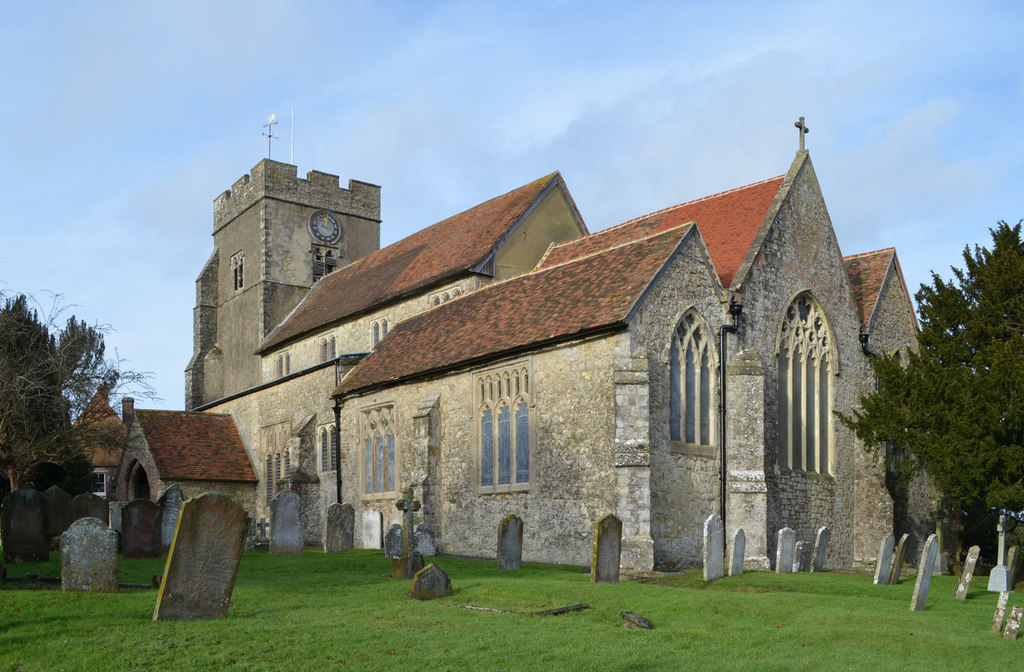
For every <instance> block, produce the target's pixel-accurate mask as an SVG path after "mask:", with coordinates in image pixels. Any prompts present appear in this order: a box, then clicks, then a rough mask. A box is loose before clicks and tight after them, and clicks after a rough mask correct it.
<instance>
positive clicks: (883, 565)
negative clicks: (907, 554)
mask: <svg viewBox="0 0 1024 672" xmlns="http://www.w3.org/2000/svg"><path fill="white" fill-rule="evenodd" d="M895 543H896V539H895V538H894V537H893V536H892V535H891V534H890V535H889V536H888V537H886V538H885V539H883V540H882V547H881V548H880V549H878V561H877V562H876V563H875V584H876V585H879V586H884V585H886V584H887V583H889V572H890V571H891V565H892V547H893V545H894V544H895Z"/></svg>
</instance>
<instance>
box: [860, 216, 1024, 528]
mask: <svg viewBox="0 0 1024 672" xmlns="http://www.w3.org/2000/svg"><path fill="white" fill-rule="evenodd" d="M991 235H992V243H993V245H992V248H991V249H989V248H983V247H978V246H975V247H974V249H973V250H971V249H970V247H967V248H965V249H964V254H963V258H964V268H963V269H958V268H953V269H952V271H953V277H952V279H951V280H950V281H949V282H946V281H944V280H943V279H942V278H941V277H939V275H938V274H936V273H934V272H933V273H932V283H931V284H930V285H922V286H921V289H920V291H918V292H917V294H916V295H915V298H916V299H917V303H918V309H919V314H920V317H921V330H920V332H919V334H918V348H917V351H916V352H911V353H910V356H909V361H908V362H906V365H905V366H904V365H903V363H901V362H899V361H897V360H896V359H894V358H891V357H881V356H879V357H874V358H872V366H873V367H874V370H875V374H876V376H877V377H878V381H879V386H878V391H877V392H875V393H873V394H870V395H867V396H864V397H861V410H860V411H856V412H855V413H854V414H853V416H852V417H845V416H844V417H841V420H842V421H843V422H844V423H845V424H847V425H848V426H849V427H850V428H851V429H853V430H854V432H855V433H856V434H857V436H858V437H860V439H861V440H863V441H864V442H865V444H867V445H868V446H869V447H871V448H874V449H876V450H881V449H885V450H886V452H887V457H888V461H889V462H890V464H894V463H895V465H896V466H897V468H898V470H902V471H903V472H904V473H911V474H913V473H917V472H919V471H920V469H921V468H927V470H928V472H929V473H930V474H931V476H932V477H933V478H934V479H935V481H936V482H937V483H938V485H939V486H940V487H942V488H943V489H944V490H945V491H946V493H948V494H949V495H951V496H952V497H953V498H955V499H956V500H959V501H961V502H963V503H964V505H966V506H969V507H986V508H987V507H998V508H1003V509H1008V510H1012V511H1021V510H1024V243H1022V241H1021V224H1020V223H1018V224H1017V225H1016V226H1012V227H1011V226H1010V225H1008V224H1007V223H1006V222H1000V223H999V225H998V226H997V227H996V228H995V229H992V230H991Z"/></svg>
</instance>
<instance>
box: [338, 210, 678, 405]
mask: <svg viewBox="0 0 1024 672" xmlns="http://www.w3.org/2000/svg"><path fill="white" fill-rule="evenodd" d="M691 229H692V227H691V226H689V225H685V226H682V227H677V228H676V229H671V230H668V231H662V232H660V233H653V235H650V236H649V237H647V238H642V239H640V240H634V241H627V242H626V243H624V244H622V245H619V246H617V247H611V248H605V249H602V250H599V251H597V252H595V253H593V254H588V255H584V256H579V257H577V258H574V259H571V260H569V261H567V262H566V263H563V264H559V265H551V264H548V265H546V266H545V267H544V268H538V269H536V270H533V271H531V272H530V273H527V274H524V275H520V276H518V277H516V278H513V279H511V280H507V281H505V282H501V283H496V284H493V285H488V286H485V287H482V288H481V289H478V290H477V291H475V292H471V293H470V294H466V295H464V296H462V297H460V298H458V299H456V300H454V301H450V302H448V303H443V304H441V305H440V306H436V307H434V308H431V309H430V310H428V311H427V312H425V313H420V314H419V315H416V316H414V317H411V318H409V319H408V320H405V321H404V322H401V323H399V324H398V325H397V326H396V327H395V328H394V329H393V330H392V331H391V332H389V333H388V337H387V338H385V339H383V340H382V341H381V342H380V344H379V345H378V346H377V348H376V350H374V351H373V352H372V353H371V354H370V355H369V356H367V357H366V358H365V359H363V360H362V362H360V363H359V364H358V365H357V366H356V367H355V368H353V369H352V370H351V371H350V372H349V374H348V375H347V376H346V377H345V378H344V380H342V381H341V385H339V386H338V389H337V390H335V392H334V394H335V395H346V394H350V393H352V392H355V391H359V390H366V389H368V388H373V387H376V386H378V385H382V384H387V383H390V382H392V381H396V380H401V379H405V378H410V377H414V376H417V375H423V374H429V373H432V372H439V371H444V370H448V369H452V368H456V367H459V366H463V365H467V364H474V363H477V362H483V361H486V360H488V359H490V358H494V357H497V356H501V355H507V354H511V353H514V352H517V351H520V350H524V349H526V348H528V347H529V348H534V347H538V346H541V345H544V344H546V343H556V342H560V341H564V340H569V339H573V338H580V337H583V336H585V335H587V334H591V333H596V332H598V331H600V330H603V329H608V328H615V327H618V326H623V325H625V322H626V320H627V319H628V317H629V314H630V311H631V310H632V309H633V306H634V305H635V304H636V302H637V301H638V300H639V298H640V297H641V295H642V294H643V292H644V290H645V289H646V288H647V287H648V285H649V284H650V283H651V281H652V280H653V279H654V277H655V276H656V275H657V273H658V271H659V270H660V269H661V268H662V267H663V266H664V264H665V262H666V260H667V259H668V258H669V256H670V255H671V254H672V252H673V251H674V250H675V249H676V248H677V247H678V246H679V244H680V240H681V239H682V238H683V237H684V236H685V234H686V233H687V232H688V231H690V230H691Z"/></svg>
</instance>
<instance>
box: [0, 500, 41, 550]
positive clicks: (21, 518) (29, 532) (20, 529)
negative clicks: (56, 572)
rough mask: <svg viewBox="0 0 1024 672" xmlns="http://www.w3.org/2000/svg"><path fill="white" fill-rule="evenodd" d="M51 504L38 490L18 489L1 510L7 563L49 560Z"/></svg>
mask: <svg viewBox="0 0 1024 672" xmlns="http://www.w3.org/2000/svg"><path fill="white" fill-rule="evenodd" d="M49 506H50V505H49V503H48V502H47V500H46V497H44V496H43V495H42V494H41V493H39V492H37V491H35V490H15V491H14V492H12V493H11V494H9V495H7V496H6V497H4V501H3V506H2V507H0V539H2V540H3V546H4V562H8V563H9V562H38V561H40V560H42V561H45V560H48V559H49V558H50V532H49V523H48V521H47V516H48V513H47V512H48V510H49Z"/></svg>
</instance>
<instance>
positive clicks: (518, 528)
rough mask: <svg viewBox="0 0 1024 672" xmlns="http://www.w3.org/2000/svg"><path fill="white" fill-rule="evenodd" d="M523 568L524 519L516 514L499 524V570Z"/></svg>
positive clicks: (505, 518)
mask: <svg viewBox="0 0 1024 672" xmlns="http://www.w3.org/2000/svg"><path fill="white" fill-rule="evenodd" d="M522 566H523V519H522V518H520V517H519V516H517V515H515V514H514V513H512V514H509V515H507V516H505V517H504V518H502V519H501V522H499V523H498V569H519V568H520V567H522Z"/></svg>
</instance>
